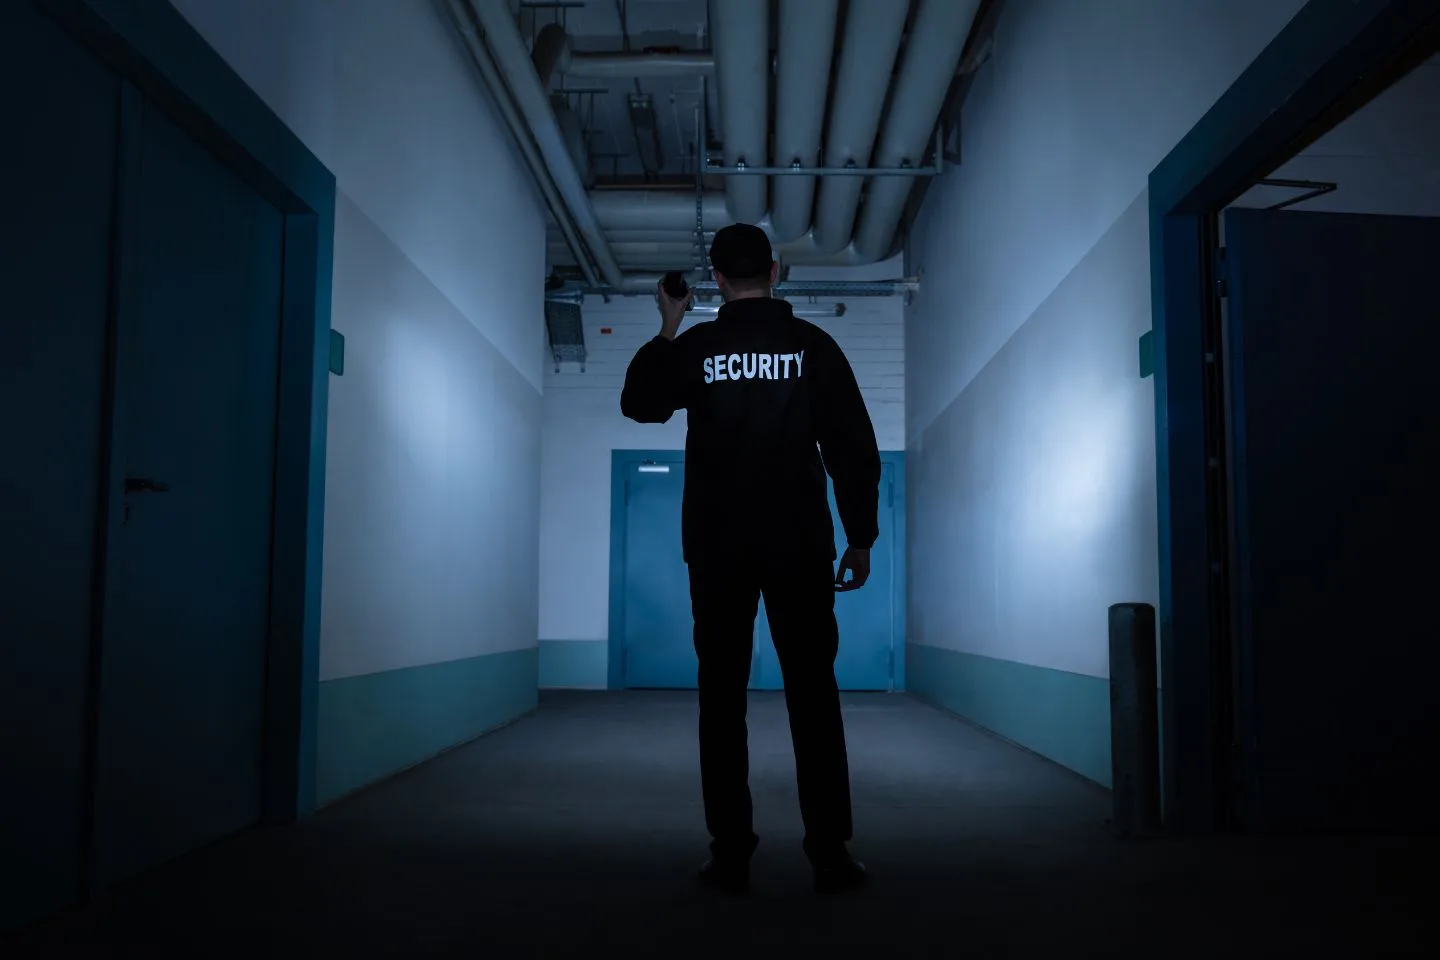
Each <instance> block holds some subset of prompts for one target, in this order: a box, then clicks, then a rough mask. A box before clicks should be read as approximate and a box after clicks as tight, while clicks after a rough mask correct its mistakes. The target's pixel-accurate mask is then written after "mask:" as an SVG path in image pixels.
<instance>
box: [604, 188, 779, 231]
mask: <svg viewBox="0 0 1440 960" xmlns="http://www.w3.org/2000/svg"><path fill="white" fill-rule="evenodd" d="M731 179H734V180H739V179H746V180H751V179H760V180H763V179H764V178H763V177H744V178H741V177H732V178H731ZM590 202H591V204H593V209H594V210H595V216H596V218H597V219H598V220H599V221H600V225H601V226H602V227H603V228H604V229H605V231H606V233H609V231H611V230H668V231H671V232H672V234H673V233H681V234H693V233H694V231H695V195H694V194H693V193H683V192H680V191H663V190H597V191H596V192H595V193H592V194H591V195H590ZM700 216H701V219H702V220H703V221H704V223H705V228H706V229H707V230H718V229H720V228H721V227H725V226H729V225H730V224H732V223H734V222H735V220H736V218H735V217H733V216H731V215H730V211H729V209H728V204H727V202H726V197H725V195H724V194H722V193H705V194H702V195H701V203H700ZM764 216H765V211H764V210H761V211H760V216H759V217H756V220H757V221H758V220H761V219H763V218H764Z"/></svg>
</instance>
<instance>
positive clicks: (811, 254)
mask: <svg viewBox="0 0 1440 960" xmlns="http://www.w3.org/2000/svg"><path fill="white" fill-rule="evenodd" d="M736 179H746V180H749V179H754V178H750V177H744V178H736ZM791 179H799V178H791ZM848 179H852V180H853V179H855V178H853V177H852V178H848ZM591 201H592V203H593V204H594V209H595V214H596V217H597V218H598V219H599V221H600V226H601V228H602V229H603V230H604V231H605V236H606V238H607V240H609V241H611V242H614V241H618V240H619V239H620V237H621V236H625V238H626V239H627V240H631V239H634V240H635V241H637V242H649V243H674V244H677V245H684V246H685V247H686V248H687V249H688V248H689V246H690V244H692V243H693V242H694V236H695V196H694V194H690V193H682V192H680V191H672V192H665V191H660V190H633V191H631V190H603V191H596V192H595V193H593V194H591ZM700 209H701V215H702V216H703V218H704V223H705V229H706V231H707V232H710V231H715V230H719V229H720V228H721V227H727V226H729V225H730V224H732V223H734V222H736V221H735V218H734V217H732V216H730V213H729V209H728V204H727V202H726V198H725V196H724V194H721V193H714V192H710V193H705V194H703V195H702V196H701V208H700ZM756 223H757V225H758V226H759V227H760V228H761V229H763V230H765V232H766V233H769V234H771V238H772V241H773V239H774V230H773V228H772V226H771V223H770V219H769V218H768V217H761V218H760V219H759V220H758V221H756ZM631 231H643V232H644V234H645V238H644V240H640V238H638V237H632V235H631ZM667 234H668V235H667ZM774 246H775V255H776V256H777V257H779V258H780V259H781V260H783V261H784V262H786V263H789V264H793V265H795V266H803V267H832V266H833V267H846V266H855V265H857V264H861V263H873V262H874V261H875V260H885V259H888V258H889V257H890V256H892V255H893V254H895V253H898V252H899V250H898V249H893V248H894V247H895V244H892V245H891V246H892V249H889V250H886V251H885V252H884V255H882V256H879V257H875V258H872V259H871V260H864V261H862V260H859V259H857V258H856V255H855V251H854V250H853V249H852V248H851V247H845V248H843V249H841V250H840V251H838V252H834V253H822V252H820V251H818V250H817V249H816V245H815V242H814V233H813V232H812V233H810V234H807V235H805V236H802V237H801V238H800V239H798V240H792V241H791V242H789V243H776V244H775V245H774ZM687 262H688V261H687ZM622 269H623V267H622ZM672 269H679V264H677V265H676V267H674V268H672Z"/></svg>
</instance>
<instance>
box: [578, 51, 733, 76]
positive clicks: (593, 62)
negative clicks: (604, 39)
mask: <svg viewBox="0 0 1440 960" xmlns="http://www.w3.org/2000/svg"><path fill="white" fill-rule="evenodd" d="M559 68H560V72H561V73H563V74H565V75H566V76H569V77H584V78H585V79H587V80H632V79H634V78H636V77H694V76H699V75H700V74H703V73H709V72H710V71H712V70H714V69H715V58H714V57H713V56H711V55H710V54H708V53H702V52H695V53H688V52H687V53H577V52H574V51H572V50H570V49H569V46H568V45H567V46H566V49H565V56H564V57H563V58H562V59H561V61H560V64H559Z"/></svg>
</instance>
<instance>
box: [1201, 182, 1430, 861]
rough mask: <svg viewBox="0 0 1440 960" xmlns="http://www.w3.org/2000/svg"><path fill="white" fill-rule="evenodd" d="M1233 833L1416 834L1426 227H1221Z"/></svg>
mask: <svg viewBox="0 0 1440 960" xmlns="http://www.w3.org/2000/svg"><path fill="white" fill-rule="evenodd" d="M1225 234H1226V243H1227V261H1228V271H1229V297H1228V318H1227V320H1228V344H1229V350H1228V359H1229V364H1230V369H1229V379H1230V382H1231V395H1230V404H1229V406H1230V412H1231V430H1232V441H1231V451H1230V457H1231V464H1232V472H1233V478H1234V484H1233V486H1234V503H1233V513H1234V522H1233V528H1234V531H1235V534H1234V541H1235V542H1234V559H1235V577H1234V581H1233V582H1234V584H1235V608H1236V611H1237V622H1236V626H1237V644H1236V646H1237V654H1238V656H1237V657H1236V663H1235V665H1236V670H1235V680H1236V696H1235V700H1236V703H1237V705H1238V719H1239V727H1240V730H1241V733H1242V736H1241V737H1240V742H1241V745H1242V749H1241V758H1240V759H1241V764H1240V766H1241V771H1240V772H1241V776H1240V778H1239V784H1238V786H1239V788H1240V789H1239V790H1238V791H1237V792H1238V793H1239V795H1240V797H1241V804H1240V806H1241V813H1242V816H1243V818H1244V821H1245V826H1247V827H1248V828H1250V829H1253V830H1262V831H1280V832H1327V833H1328V832H1340V831H1387V832H1394V833H1396V834H1406V833H1410V832H1426V831H1428V830H1429V829H1430V828H1432V827H1433V825H1434V800H1433V796H1432V791H1431V789H1430V788H1428V787H1427V786H1426V785H1427V784H1430V783H1433V782H1434V778H1435V775H1436V773H1437V770H1436V768H1437V766H1440V763H1437V758H1440V753H1437V751H1436V750H1435V742H1436V738H1437V735H1440V730H1437V711H1436V708H1435V702H1436V697H1435V675H1436V669H1437V666H1440V664H1437V654H1436V645H1435V617H1434V614H1433V612H1431V611H1430V610H1429V609H1428V605H1427V604H1426V602H1425V600H1424V598H1425V597H1426V596H1429V595H1432V594H1433V593H1434V590H1435V581H1436V564H1435V560H1434V552H1433V551H1434V548H1435V543H1436V542H1437V537H1440V517H1437V511H1436V508H1435V503H1436V493H1435V491H1436V484H1435V464H1436V463H1437V462H1440V424H1437V415H1436V410H1437V404H1436V385H1435V368H1436V363H1437V357H1440V279H1437V271H1436V265H1437V264H1440V220H1437V219H1427V218H1421V217H1378V216H1355V215H1341V214H1322V213H1302V212H1295V211H1286V212H1271V211H1263V210H1231V211H1229V212H1227V213H1226V215H1225Z"/></svg>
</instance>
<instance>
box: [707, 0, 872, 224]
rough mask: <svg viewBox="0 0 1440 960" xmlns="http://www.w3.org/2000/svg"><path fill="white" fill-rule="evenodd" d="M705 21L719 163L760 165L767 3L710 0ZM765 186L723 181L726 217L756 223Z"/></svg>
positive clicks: (765, 157)
mask: <svg viewBox="0 0 1440 960" xmlns="http://www.w3.org/2000/svg"><path fill="white" fill-rule="evenodd" d="M890 2H891V3H892V4H893V3H894V2H895V0H890ZM710 20H711V24H710V26H711V31H712V34H711V36H712V41H711V42H712V43H713V44H714V47H715V84H716V95H717V99H718V100H719V103H720V123H721V129H722V131H723V133H722V139H723V141H724V157H725V165H726V166H730V167H733V166H740V165H742V164H743V165H746V166H762V167H763V166H765V164H766V163H767V162H768V161H769V151H768V150H767V149H766V145H767V141H768V137H769V133H770V4H769V2H768V0H725V2H723V3H714V4H711V6H710ZM765 188H766V179H765V178H764V177H730V178H729V179H728V180H726V181H725V199H726V203H727V206H728V207H729V212H730V216H731V218H732V220H734V221H738V222H740V223H759V222H760V220H761V219H762V218H763V217H764V216H765V213H766V210H767V208H768V206H769V204H768V202H767V196H766V195H767V191H766V189H765ZM706 222H707V223H708V222H709V220H708V218H707V219H706Z"/></svg>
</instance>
